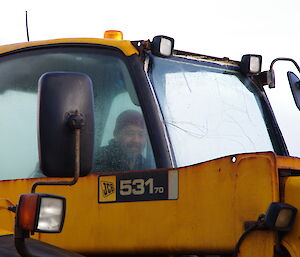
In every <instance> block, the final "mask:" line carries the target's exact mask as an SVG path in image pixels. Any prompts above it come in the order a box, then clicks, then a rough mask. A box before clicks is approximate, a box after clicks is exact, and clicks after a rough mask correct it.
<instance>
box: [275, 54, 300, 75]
mask: <svg viewBox="0 0 300 257" xmlns="http://www.w3.org/2000/svg"><path fill="white" fill-rule="evenodd" d="M277 61H288V62H292V63H293V64H294V65H295V66H296V68H297V70H298V72H299V73H300V67H299V65H298V63H297V62H296V61H295V60H294V59H292V58H285V57H279V58H276V59H274V60H273V61H272V62H271V65H270V70H272V69H273V66H274V64H275V62H277Z"/></svg>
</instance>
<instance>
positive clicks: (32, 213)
mask: <svg viewBox="0 0 300 257" xmlns="http://www.w3.org/2000/svg"><path fill="white" fill-rule="evenodd" d="M65 210H66V199H65V198H64V197H61V196H57V195H51V194H24V195H21V196H20V200H19V204H18V208H17V225H18V226H19V227H20V228H21V229H23V230H26V231H31V232H42V233H59V232H61V230H62V228H63V223H64V218H65Z"/></svg>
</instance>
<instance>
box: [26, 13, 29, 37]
mask: <svg viewBox="0 0 300 257" xmlns="http://www.w3.org/2000/svg"><path fill="white" fill-rule="evenodd" d="M26 33H27V41H28V42H29V31H28V18H27V11H26Z"/></svg>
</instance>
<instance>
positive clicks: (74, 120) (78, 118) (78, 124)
mask: <svg viewBox="0 0 300 257" xmlns="http://www.w3.org/2000/svg"><path fill="white" fill-rule="evenodd" d="M67 124H68V125H69V126H70V128H71V129H72V130H75V173H74V178H73V180H71V181H38V182H35V183H34V184H33V185H32V188H31V193H35V190H36V187H37V186H41V185H54V186H55V185H56V186H73V185H75V184H76V183H77V181H78V178H79V175H80V131H81V128H82V127H83V126H84V119H83V116H82V115H80V114H79V111H78V110H76V112H75V114H72V115H69V117H68V120H67Z"/></svg>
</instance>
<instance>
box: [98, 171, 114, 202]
mask: <svg viewBox="0 0 300 257" xmlns="http://www.w3.org/2000/svg"><path fill="white" fill-rule="evenodd" d="M116 191H117V189H116V176H99V202H114V201H116V198H117V197H116V195H117V194H116Z"/></svg>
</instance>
